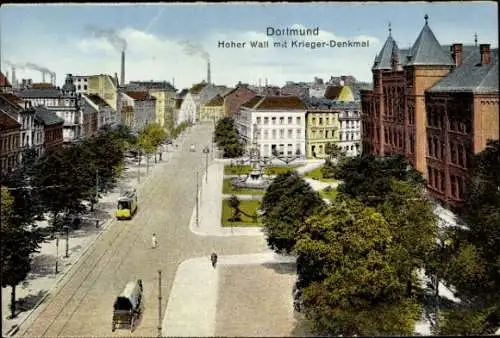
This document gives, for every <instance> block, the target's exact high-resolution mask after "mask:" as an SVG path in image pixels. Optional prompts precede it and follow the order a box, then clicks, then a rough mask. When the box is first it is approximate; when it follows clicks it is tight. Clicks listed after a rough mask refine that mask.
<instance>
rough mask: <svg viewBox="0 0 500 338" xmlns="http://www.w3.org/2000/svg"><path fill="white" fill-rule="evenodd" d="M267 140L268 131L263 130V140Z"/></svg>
mask: <svg viewBox="0 0 500 338" xmlns="http://www.w3.org/2000/svg"><path fill="white" fill-rule="evenodd" d="M268 138H269V130H267V129H265V130H264V140H267V139H268Z"/></svg>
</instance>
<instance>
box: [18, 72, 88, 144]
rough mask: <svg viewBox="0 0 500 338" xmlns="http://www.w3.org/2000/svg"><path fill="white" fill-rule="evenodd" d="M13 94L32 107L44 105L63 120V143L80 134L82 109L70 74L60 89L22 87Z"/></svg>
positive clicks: (67, 142)
mask: <svg viewBox="0 0 500 338" xmlns="http://www.w3.org/2000/svg"><path fill="white" fill-rule="evenodd" d="M15 94H16V95H17V96H18V97H20V98H22V99H23V100H24V101H26V102H30V103H31V105H32V106H33V107H37V106H40V105H42V106H45V108H47V109H48V110H50V111H53V112H55V113H56V114H57V116H59V117H60V118H62V119H63V120H64V130H63V139H64V143H65V145H69V144H71V143H72V142H75V141H77V140H78V139H79V138H80V137H81V136H82V133H81V128H82V127H81V124H82V111H81V108H80V99H81V97H80V95H77V94H76V89H75V85H73V78H72V75H71V74H68V75H67V76H66V80H65V84H64V85H63V87H62V88H61V89H35V88H24V89H21V90H19V91H16V92H15Z"/></svg>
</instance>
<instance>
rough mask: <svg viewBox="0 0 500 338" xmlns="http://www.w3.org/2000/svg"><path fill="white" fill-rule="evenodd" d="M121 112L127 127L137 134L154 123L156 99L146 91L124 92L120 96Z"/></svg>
mask: <svg viewBox="0 0 500 338" xmlns="http://www.w3.org/2000/svg"><path fill="white" fill-rule="evenodd" d="M121 104H122V107H121V110H120V111H122V114H125V116H126V121H127V123H129V125H128V126H129V127H130V128H131V129H132V130H133V131H135V132H137V131H139V130H141V129H143V128H144V127H145V126H146V125H147V124H149V123H153V122H155V121H156V98H155V97H153V96H151V95H150V94H149V93H148V92H147V91H126V92H124V93H122V95H121Z"/></svg>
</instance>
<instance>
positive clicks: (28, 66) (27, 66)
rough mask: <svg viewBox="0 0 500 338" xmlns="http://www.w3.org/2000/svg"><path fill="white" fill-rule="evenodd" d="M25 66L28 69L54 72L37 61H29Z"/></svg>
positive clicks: (47, 72) (48, 72) (46, 72)
mask: <svg viewBox="0 0 500 338" xmlns="http://www.w3.org/2000/svg"><path fill="white" fill-rule="evenodd" d="M25 66H26V68H28V69H33V70H38V71H39V72H42V73H45V74H54V72H53V71H51V70H49V69H47V68H45V67H42V66H39V65H37V64H36V63H32V62H28V63H26V64H25Z"/></svg>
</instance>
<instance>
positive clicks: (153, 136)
mask: <svg viewBox="0 0 500 338" xmlns="http://www.w3.org/2000/svg"><path fill="white" fill-rule="evenodd" d="M139 135H142V137H145V138H148V139H149V142H150V143H151V146H152V147H153V148H154V151H156V149H158V147H159V146H160V145H161V144H162V143H163V141H165V138H166V137H167V134H166V133H165V130H164V129H163V128H162V126H160V125H159V124H158V123H149V124H147V125H146V126H145V127H144V130H143V131H142V133H140V134H139ZM160 156H161V153H160ZM160 160H161V157H160ZM155 162H156V152H155Z"/></svg>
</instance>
